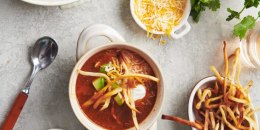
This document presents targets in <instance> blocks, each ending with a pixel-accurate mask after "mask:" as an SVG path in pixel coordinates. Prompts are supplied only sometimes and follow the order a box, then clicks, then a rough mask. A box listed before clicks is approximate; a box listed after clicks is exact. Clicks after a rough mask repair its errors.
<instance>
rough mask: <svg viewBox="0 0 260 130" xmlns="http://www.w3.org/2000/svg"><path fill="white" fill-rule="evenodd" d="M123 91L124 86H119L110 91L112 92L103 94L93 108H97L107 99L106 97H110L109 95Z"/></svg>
mask: <svg viewBox="0 0 260 130" xmlns="http://www.w3.org/2000/svg"><path fill="white" fill-rule="evenodd" d="M121 91H122V88H121V87H118V88H115V89H113V90H112V91H110V92H107V93H106V94H105V95H103V96H101V97H100V98H99V99H98V100H97V101H96V102H95V104H94V105H93V108H94V109H96V108H97V107H98V106H99V104H100V103H101V102H102V101H104V100H106V99H107V98H109V97H112V96H113V95H116V94H118V93H119V92H121Z"/></svg>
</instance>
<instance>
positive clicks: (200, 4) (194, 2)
mask: <svg viewBox="0 0 260 130" xmlns="http://www.w3.org/2000/svg"><path fill="white" fill-rule="evenodd" d="M191 6H192V9H191V12H190V15H191V16H192V18H193V20H194V21H195V22H198V21H199V19H200V16H201V13H202V12H203V11H205V10H206V9H207V8H208V9H210V10H212V11H216V10H217V9H219V8H220V1H219V0H191Z"/></svg>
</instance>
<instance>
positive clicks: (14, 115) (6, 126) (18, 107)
mask: <svg viewBox="0 0 260 130" xmlns="http://www.w3.org/2000/svg"><path fill="white" fill-rule="evenodd" d="M27 98H28V95H27V94H26V93H24V92H20V93H19V95H18V96H17V98H16V100H15V102H14V104H13V106H12V108H11V111H10V112H9V113H8V115H7V117H6V119H5V121H4V123H3V124H2V127H1V129H0V130H12V129H13V127H14V125H15V123H16V121H17V119H18V117H19V115H20V113H21V111H22V109H23V106H24V104H25V102H26V100H27Z"/></svg>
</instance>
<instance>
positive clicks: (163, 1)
mask: <svg viewBox="0 0 260 130" xmlns="http://www.w3.org/2000/svg"><path fill="white" fill-rule="evenodd" d="M185 1H186V0H135V6H134V8H135V14H136V15H137V17H138V18H139V19H140V20H141V22H142V23H143V24H144V25H145V26H146V28H147V31H148V32H147V33H148V37H149V36H152V34H153V33H155V32H164V33H165V34H167V35H169V34H170V33H171V31H172V29H173V27H174V26H176V25H178V24H179V22H180V20H181V18H182V16H183V11H184V7H185V3H186V2H185Z"/></svg>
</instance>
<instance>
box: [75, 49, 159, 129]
mask: <svg viewBox="0 0 260 130" xmlns="http://www.w3.org/2000/svg"><path fill="white" fill-rule="evenodd" d="M101 55H102V56H103V58H98V57H99V56H101ZM90 62H91V64H89V63H90ZM90 62H88V61H87V62H86V63H85V65H84V66H86V67H89V68H91V67H94V68H95V69H93V70H91V69H85V70H83V69H84V66H83V69H79V70H78V73H79V74H80V75H81V76H85V78H86V77H92V79H91V82H92V83H91V86H86V87H91V88H94V91H95V92H94V93H93V94H92V95H91V96H89V98H88V99H85V101H83V102H82V103H81V106H82V109H83V110H84V109H90V107H91V106H92V108H91V109H93V110H92V111H95V110H96V109H99V111H97V113H98V112H99V113H102V112H104V113H105V111H107V109H108V108H109V106H110V107H112V106H113V104H114V103H115V104H116V108H113V107H112V108H109V109H110V110H111V113H110V114H111V115H112V117H113V119H115V120H116V122H117V124H118V125H122V121H121V120H120V118H122V117H117V113H116V112H115V111H119V109H126V108H128V109H129V110H130V111H131V117H132V121H133V125H134V126H135V128H136V129H137V130H138V129H139V124H138V119H137V114H140V115H142V114H143V113H146V116H147V115H148V114H149V113H148V112H145V111H144V110H145V109H144V108H142V103H144V102H142V103H139V105H138V107H139V108H140V109H142V110H141V111H140V110H138V109H137V107H136V102H139V100H140V101H141V100H142V99H138V98H137V99H138V100H136V101H135V98H134V97H133V95H134V94H133V92H134V90H135V89H138V90H136V91H143V89H144V90H145V91H146V93H144V94H145V97H144V96H139V98H140V97H142V98H146V100H145V101H147V102H148V103H152V102H153V104H154V102H155V101H154V98H155V92H156V91H154V90H150V88H149V87H156V86H153V85H150V84H153V83H158V82H159V79H158V78H157V77H155V76H154V74H153V71H152V69H151V67H150V65H149V64H148V63H147V62H146V61H145V60H144V59H142V58H141V57H140V56H139V55H137V54H136V53H134V52H131V51H128V50H124V49H110V50H105V51H103V52H100V53H98V54H96V58H95V55H94V58H92V59H91V58H90ZM92 63H93V64H92ZM95 70H97V71H95ZM82 78H83V77H82ZM85 80H89V79H85ZM86 82H88V81H86ZM140 86H141V89H140ZM142 87H144V88H142ZM156 90H157V89H156ZM147 93H148V94H147ZM149 93H150V94H149ZM135 95H136V94H135ZM146 95H151V97H146ZM149 98H153V99H152V100H151V101H150V99H149ZM140 104H141V105H140ZM153 104H150V105H153ZM114 106H115V105H114ZM149 109H150V108H149ZM150 111H151V109H150ZM85 113H86V114H87V115H88V114H89V113H88V112H85ZM126 115H127V114H126ZM144 118H145V117H143V118H142V120H143V119H144ZM93 121H94V122H95V119H93ZM139 122H140V121H139ZM99 123H100V122H99ZM104 123H105V122H104ZM100 124H101V123H100ZM100 124H99V125H100ZM101 125H102V124H101ZM102 126H105V127H107V126H108V125H102ZM125 126H127V127H131V126H130V125H129V123H125ZM124 128H126V127H124ZM111 129H112V128H111ZM114 129H121V127H120V128H119V127H114Z"/></svg>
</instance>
